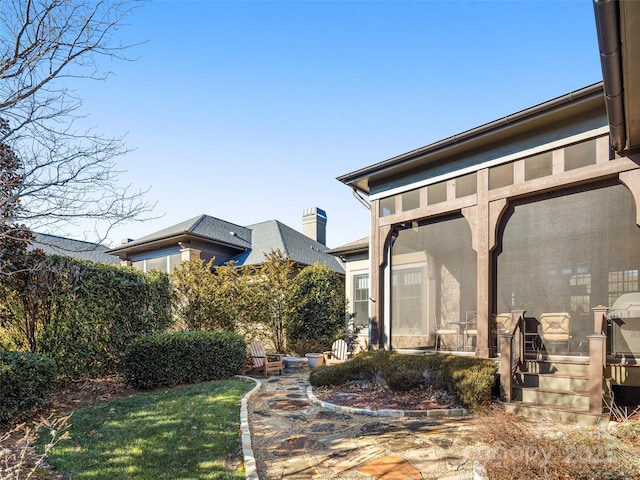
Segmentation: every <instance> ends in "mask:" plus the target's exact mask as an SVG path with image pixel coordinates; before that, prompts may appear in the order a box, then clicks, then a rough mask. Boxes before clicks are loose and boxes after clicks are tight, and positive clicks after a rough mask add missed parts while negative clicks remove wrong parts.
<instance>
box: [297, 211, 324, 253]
mask: <svg viewBox="0 0 640 480" xmlns="http://www.w3.org/2000/svg"><path fill="white" fill-rule="evenodd" d="M302 233H304V234H305V235H306V236H307V237H309V238H311V239H312V240H315V241H316V242H319V243H321V244H322V245H326V244H327V212H325V211H324V210H322V209H321V208H317V207H313V208H305V209H304V210H303V212H302Z"/></svg>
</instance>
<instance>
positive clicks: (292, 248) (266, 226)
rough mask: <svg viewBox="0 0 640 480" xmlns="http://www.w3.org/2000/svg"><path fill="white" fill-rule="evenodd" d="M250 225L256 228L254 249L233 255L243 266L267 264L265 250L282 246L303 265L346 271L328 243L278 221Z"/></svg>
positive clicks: (252, 228)
mask: <svg viewBox="0 0 640 480" xmlns="http://www.w3.org/2000/svg"><path fill="white" fill-rule="evenodd" d="M247 228H249V229H251V231H252V246H251V250H249V251H247V252H245V253H243V254H240V255H237V256H236V257H234V258H233V260H235V261H236V262H238V264H239V265H256V264H260V263H263V262H264V261H265V258H264V255H265V253H268V252H270V251H271V250H276V249H278V250H280V251H282V252H283V253H284V254H285V256H287V257H288V258H290V259H291V260H292V261H294V262H296V263H299V264H303V265H313V264H315V263H319V264H326V266H327V268H329V269H331V270H333V271H336V272H339V273H344V267H343V266H342V263H341V262H340V260H338V259H337V258H336V257H334V256H333V255H330V254H328V253H325V252H326V251H327V250H328V248H327V247H326V246H325V245H322V244H321V243H319V242H316V241H315V240H312V239H311V238H309V237H307V236H306V235H304V234H302V233H300V232H298V231H297V230H294V229H293V228H291V227H289V226H287V225H285V224H283V223H281V222H279V221H278V220H269V221H266V222H261V223H256V224H254V225H249V226H247Z"/></svg>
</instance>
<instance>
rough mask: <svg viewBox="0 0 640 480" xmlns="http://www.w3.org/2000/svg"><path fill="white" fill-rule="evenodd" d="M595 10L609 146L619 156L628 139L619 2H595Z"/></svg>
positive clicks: (595, 0)
mask: <svg viewBox="0 0 640 480" xmlns="http://www.w3.org/2000/svg"><path fill="white" fill-rule="evenodd" d="M593 9H594V12H595V18H596V30H597V32H598V46H599V48H600V64H601V66H602V78H603V80H604V94H605V101H606V106H607V117H608V119H609V131H610V142H611V146H612V147H613V149H614V150H615V151H616V152H620V151H622V150H624V149H625V148H626V146H627V135H626V126H625V117H624V103H623V94H624V83H623V79H622V52H621V40H620V9H619V3H618V0H593Z"/></svg>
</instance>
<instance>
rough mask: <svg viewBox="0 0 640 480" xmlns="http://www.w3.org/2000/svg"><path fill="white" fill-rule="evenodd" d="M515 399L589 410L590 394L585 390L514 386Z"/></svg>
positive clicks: (535, 403)
mask: <svg viewBox="0 0 640 480" xmlns="http://www.w3.org/2000/svg"><path fill="white" fill-rule="evenodd" d="M513 399H514V400H517V401H522V402H525V403H531V404H534V405H541V406H559V407H567V408H574V409H578V410H585V411H588V410H589V392H588V391H584V390H556V389H551V388H540V387H522V386H514V387H513Z"/></svg>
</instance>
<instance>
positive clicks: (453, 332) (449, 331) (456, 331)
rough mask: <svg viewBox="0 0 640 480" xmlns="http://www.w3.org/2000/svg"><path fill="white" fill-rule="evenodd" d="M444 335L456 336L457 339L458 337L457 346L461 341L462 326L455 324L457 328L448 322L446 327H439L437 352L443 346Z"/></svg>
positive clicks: (437, 331)
mask: <svg viewBox="0 0 640 480" xmlns="http://www.w3.org/2000/svg"><path fill="white" fill-rule="evenodd" d="M443 336H455V339H456V343H455V346H456V348H457V346H458V344H459V343H460V328H459V327H458V326H457V325H456V326H455V328H452V327H451V326H450V325H449V324H447V325H445V326H444V328H439V329H437V330H436V352H437V351H438V350H440V347H441V346H442V337H443ZM449 348H451V347H449Z"/></svg>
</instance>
